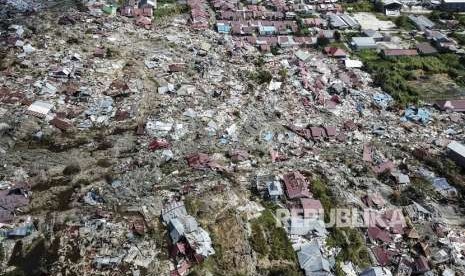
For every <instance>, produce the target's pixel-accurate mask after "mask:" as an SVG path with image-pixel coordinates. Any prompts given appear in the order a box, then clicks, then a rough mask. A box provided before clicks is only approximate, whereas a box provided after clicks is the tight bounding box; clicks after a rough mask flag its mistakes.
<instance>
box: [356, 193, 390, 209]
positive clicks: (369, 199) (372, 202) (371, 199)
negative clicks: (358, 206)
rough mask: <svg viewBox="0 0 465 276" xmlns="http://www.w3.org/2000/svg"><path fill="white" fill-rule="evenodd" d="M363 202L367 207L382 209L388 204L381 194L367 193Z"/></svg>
mask: <svg viewBox="0 0 465 276" xmlns="http://www.w3.org/2000/svg"><path fill="white" fill-rule="evenodd" d="M362 202H363V203H364V204H365V205H366V206H367V207H370V208H372V207H377V208H382V207H384V205H385V204H386V202H385V201H384V197H383V196H382V195H381V194H380V193H376V192H375V193H367V194H366V195H364V196H363V197H362Z"/></svg>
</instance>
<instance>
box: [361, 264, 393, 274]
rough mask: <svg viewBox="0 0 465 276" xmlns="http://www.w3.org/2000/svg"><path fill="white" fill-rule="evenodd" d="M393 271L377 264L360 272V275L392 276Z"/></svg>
mask: <svg viewBox="0 0 465 276" xmlns="http://www.w3.org/2000/svg"><path fill="white" fill-rule="evenodd" d="M391 275H392V274H391V272H390V271H388V270H386V269H385V268H382V267H379V266H375V267H369V268H367V269H365V270H364V271H362V272H361V273H360V276H391Z"/></svg>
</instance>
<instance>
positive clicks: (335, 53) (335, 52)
mask: <svg viewBox="0 0 465 276" xmlns="http://www.w3.org/2000/svg"><path fill="white" fill-rule="evenodd" d="M324 52H325V53H326V54H327V55H328V56H330V57H346V56H347V53H346V52H345V51H344V50H342V49H340V48H337V47H325V48H324Z"/></svg>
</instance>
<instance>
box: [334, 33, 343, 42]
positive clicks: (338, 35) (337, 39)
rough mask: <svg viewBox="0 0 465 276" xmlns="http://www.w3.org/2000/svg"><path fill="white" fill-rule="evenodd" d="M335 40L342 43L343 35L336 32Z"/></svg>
mask: <svg viewBox="0 0 465 276" xmlns="http://www.w3.org/2000/svg"><path fill="white" fill-rule="evenodd" d="M334 39H335V40H336V41H341V33H340V32H339V31H335V32H334Z"/></svg>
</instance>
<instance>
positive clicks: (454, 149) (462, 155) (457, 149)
mask: <svg viewBox="0 0 465 276" xmlns="http://www.w3.org/2000/svg"><path fill="white" fill-rule="evenodd" d="M447 154H448V156H449V158H450V159H452V160H454V161H455V162H456V163H457V164H458V165H460V166H462V167H465V146H464V145H463V144H461V143H459V142H457V141H452V142H450V143H449V145H447Z"/></svg>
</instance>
